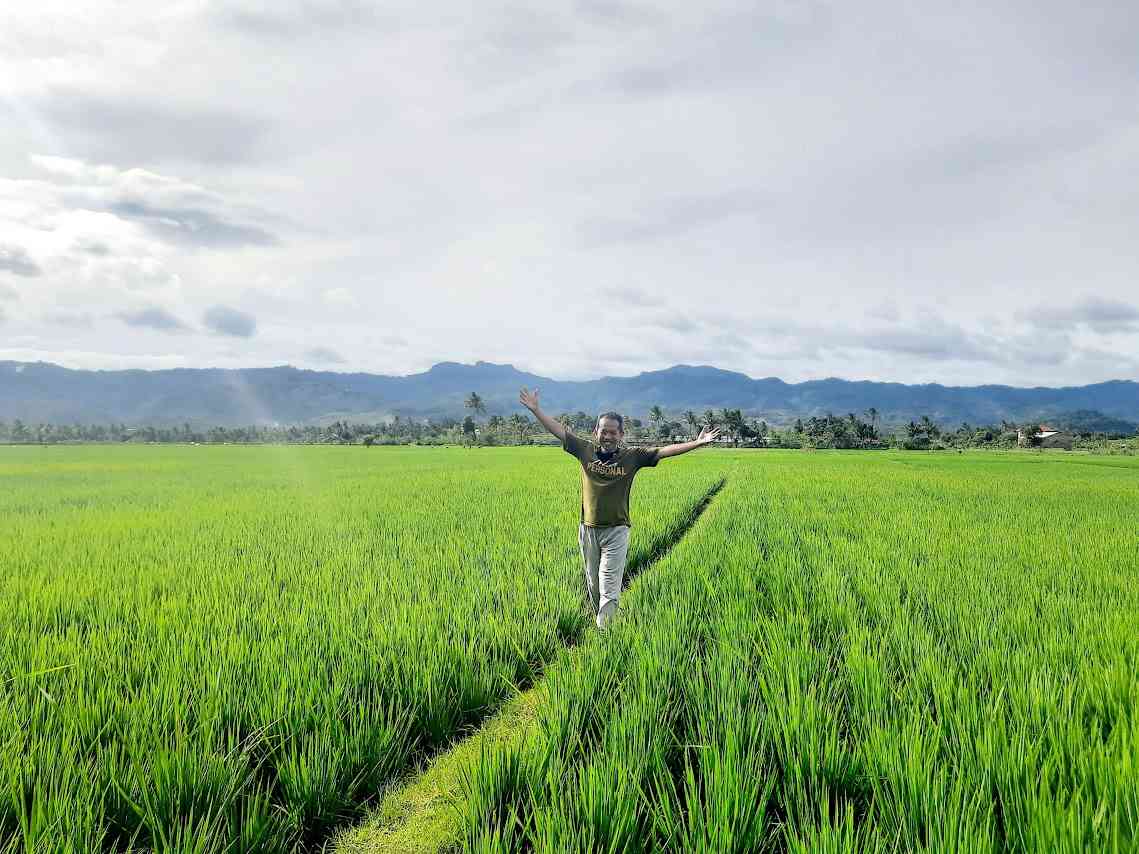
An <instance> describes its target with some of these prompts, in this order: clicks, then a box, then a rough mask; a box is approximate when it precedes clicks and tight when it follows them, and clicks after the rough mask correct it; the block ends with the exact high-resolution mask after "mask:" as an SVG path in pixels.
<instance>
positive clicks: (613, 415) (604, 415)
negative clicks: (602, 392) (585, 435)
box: [593, 412, 625, 433]
mask: <svg viewBox="0 0 1139 854" xmlns="http://www.w3.org/2000/svg"><path fill="white" fill-rule="evenodd" d="M606 418H612V419H613V420H614V421H616V422H617V429H618V430H619V431H620V432H622V433H624V432H625V419H624V418H622V417H621V413H620V412H602V413H601V414H600V415H598V416H597V423H596V424H594V425H593V429H594V430H596V429H597V428H598V427H600V426H601V422H602V421H603V420H604V419H606Z"/></svg>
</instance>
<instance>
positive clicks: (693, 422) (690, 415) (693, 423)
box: [684, 409, 700, 439]
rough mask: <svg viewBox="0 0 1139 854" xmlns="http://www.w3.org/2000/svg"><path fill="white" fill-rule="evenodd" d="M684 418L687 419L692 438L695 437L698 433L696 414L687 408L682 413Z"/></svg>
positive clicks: (698, 420)
mask: <svg viewBox="0 0 1139 854" xmlns="http://www.w3.org/2000/svg"><path fill="white" fill-rule="evenodd" d="M684 420H685V421H687V422H688V426H689V427H691V428H692V438H693V439H695V438H696V437H697V436H698V435H700V419H699V418H698V417H697V416H696V413H695V412H693V411H692V410H691V409H689V410H688V411H686V412H685V413H684Z"/></svg>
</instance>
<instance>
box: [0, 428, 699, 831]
mask: <svg viewBox="0 0 1139 854" xmlns="http://www.w3.org/2000/svg"><path fill="white" fill-rule="evenodd" d="M0 451H2V453H0V612H2V613H3V614H4V620H3V622H2V623H0V780H2V781H5V782H4V789H3V790H2V791H3V793H4V794H3V797H0V850H2V849H4V848H12V849H15V848H20V849H35V848H37V847H39V848H43V849H45V850H67V849H70V850H77V851H78V850H83V851H91V850H125V849H142V848H156V849H161V850H177V851H182V850H185V851H197V850H209V851H243V852H244V851H286V850H293V849H295V848H297V847H306V848H307V847H309V846H314V845H316V844H318V843H319V842H320V841H321V840H322V839H324V838H325V837H326V836H327V835H328V833H329V832H330V830H331V829H332V828H334V827H336V826H338V825H341V824H343V823H344V822H346V821H350V820H352V819H353V818H354V817H355V816H357V815H359V813H360V810H361V808H362V807H363V806H364V805H365V804H366V803H367V802H368V801H369V800H370V799H372V798H374V797H376V796H377V795H378V794H380V793H381V792H382V791H383V790H384V789H385V788H386V787H387V786H389V785H390V784H391V783H392V781H393V780H394V779H396V778H397V777H398V776H399V775H400V774H402V773H404V771H405V770H406V769H408V768H409V767H410V766H412V765H413V764H415V763H417V762H421V761H424V760H426V759H427V758H428V757H430V756H431V755H432V754H433V753H434V752H435V751H437V750H439V749H441V748H443V747H444V746H446V745H447V744H449V743H451V742H452V741H454V740H455V739H457V738H460V737H462V736H463V735H464V734H465V733H466V732H468V731H469V730H470V728H471V727H472V726H474V725H475V724H477V723H478V722H479V721H481V720H482V719H484V718H485V717H487V716H488V715H489V714H491V713H492V712H493V711H494V710H495V709H496V708H498V707H499V706H501V705H502V704H503V703H504V702H505V700H506V699H507V698H509V697H510V696H512V695H513V694H514V693H516V692H517V690H519V688H520V687H525V686H526V685H528V684H530V683H532V682H533V681H534V680H535V679H536V678H537V676H538V675H539V674H540V673H541V672H542V671H543V670H544V668H545V667H546V665H547V664H548V663H549V662H550V661H552V660H553V659H554V658H555V657H556V656H557V655H558V653H559V651H560V650H562V649H563V648H564V646H565V645H566V644H575V643H578V642H580V640H581V639H582V638H583V637H584V636H586V633H587V631H589V630H590V627H591V626H592V619H591V615H590V614H589V613H588V611H587V608H586V605H585V601H584V595H583V586H584V585H583V582H582V579H581V567H580V557H579V555H578V553H577V543H576V537H575V533H576V532H575V528H576V522H577V512H578V503H579V495H578V490H579V488H580V487H579V484H578V474H577V470H576V468H575V466H574V464H573V463H572V461H569V460H568V458H566V457H565V455H564V454H560V453H559V452H558V451H557V450H556V449H541V448H535V449H480V450H479V452H478V453H471V452H468V451H462V450H458V449H423V448H392V449H383V450H382V451H377V450H374V449H373V450H364V449H362V448H337V447H306V448H302V447H298V448H279V447H260V448H258V447H254V448H239V447H181V448H168V447H163V448H157V447H114V448H52V449H43V448H5V449H0ZM45 451H49V452H48V453H45ZM697 462H698V464H696V465H689V466H683V467H682V466H676V467H671V468H666V467H662V468H661V469H660V470H659V471H653V472H649V473H647V474H645V475H642V477H641V479H640V481H639V483H638V487H637V490H636V491H635V492H634V499H633V500H634V507H633V510H634V518H635V526H634V529H633V537H632V543H631V551H630V563H631V564H633V565H644V564H645V563H646V562H647V560H648V559H649V557H650V556H651V555H653V554H656V553H658V552H659V551H660V549H661V546H662V543H667V542H668V541H669V540H670V538H675V537H676V536H678V535H679V531H682V530H683V526H684V524H685V520H686V519H688V518H690V516H691V514H692V512H693V508H694V507H697V506H698V505H699V504H700V502H701V501H702V500H703V498H704V496H705V495H706V494H707V493H708V492H709V491H710V490H712V489H714V488H715V486H716V484H717V482H718V481H719V480H720V477H721V474H720V472H719V470H718V467H717V465H716V464H715V460H714V459H711V458H709V459H707V460H705V461H703V462H700V461H699V460H697Z"/></svg>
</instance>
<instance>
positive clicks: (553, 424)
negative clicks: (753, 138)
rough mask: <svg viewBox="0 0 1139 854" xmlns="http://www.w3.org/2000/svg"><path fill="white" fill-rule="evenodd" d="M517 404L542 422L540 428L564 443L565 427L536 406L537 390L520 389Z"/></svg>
mask: <svg viewBox="0 0 1139 854" xmlns="http://www.w3.org/2000/svg"><path fill="white" fill-rule="evenodd" d="M518 402H519V403H521V404H522V405H523V406H525V407H526V408H527V409H529V410H530V411H531V412H533V413H534V417H535V418H537V419H538V420H539V421H541V422H542V426H543V427H545V428H546V429H547V430H549V431H550V432H551V433H553V434H554V435H555V436H557V437H558V438H559V439H561V441H562V442H563V443H564V442H565V440H566V427H565V425H564V424H562V422H560V421H558V420H556V419H554V418H551V417H550V416H549V415H547V414H546V413H545V412H543V411H542V409H541V407H539V406H538V389H534V391H532V392H531V391H527V390H526V389H522V391H520V392H519V393H518Z"/></svg>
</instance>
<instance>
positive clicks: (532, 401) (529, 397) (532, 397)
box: [518, 388, 538, 412]
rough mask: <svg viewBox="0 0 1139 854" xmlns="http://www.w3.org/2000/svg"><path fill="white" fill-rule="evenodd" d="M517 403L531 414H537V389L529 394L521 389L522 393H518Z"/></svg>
mask: <svg viewBox="0 0 1139 854" xmlns="http://www.w3.org/2000/svg"><path fill="white" fill-rule="evenodd" d="M518 402H519V403H521V404H522V405H523V406H525V407H526V408H527V409H529V410H530V411H531V412H537V411H538V389H534V391H532V392H531V391H528V390H527V389H525V388H523V389H522V391H520V392H519V393H518Z"/></svg>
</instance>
